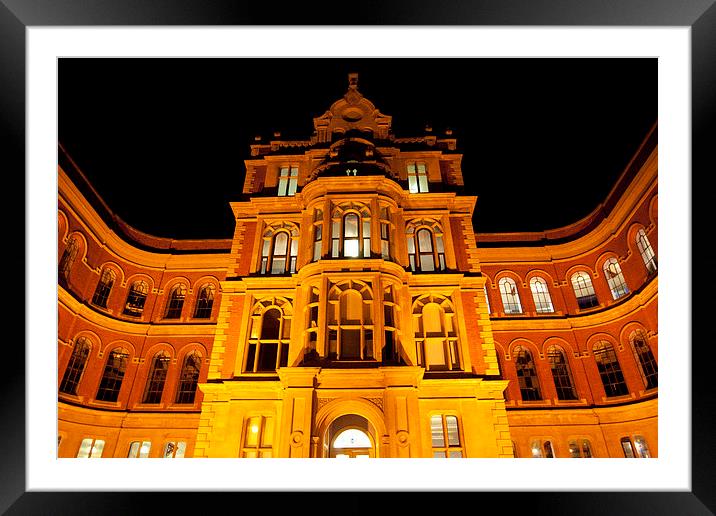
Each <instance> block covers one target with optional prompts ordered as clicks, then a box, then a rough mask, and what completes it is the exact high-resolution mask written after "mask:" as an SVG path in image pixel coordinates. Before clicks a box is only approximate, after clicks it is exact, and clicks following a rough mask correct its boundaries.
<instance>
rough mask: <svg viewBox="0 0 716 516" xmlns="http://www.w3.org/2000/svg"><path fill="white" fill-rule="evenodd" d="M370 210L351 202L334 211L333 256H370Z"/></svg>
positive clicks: (332, 230)
mask: <svg viewBox="0 0 716 516" xmlns="http://www.w3.org/2000/svg"><path fill="white" fill-rule="evenodd" d="M370 254H371V253H370V211H369V210H368V209H367V208H365V207H364V206H361V205H358V204H349V205H346V206H343V207H339V208H337V209H336V210H335V211H334V212H333V219H332V227H331V258H370Z"/></svg>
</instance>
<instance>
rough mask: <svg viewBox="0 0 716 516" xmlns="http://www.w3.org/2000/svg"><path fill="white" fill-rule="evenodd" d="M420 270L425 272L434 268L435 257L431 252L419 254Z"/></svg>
mask: <svg viewBox="0 0 716 516" xmlns="http://www.w3.org/2000/svg"><path fill="white" fill-rule="evenodd" d="M420 270H421V271H425V272H431V271H434V270H435V259H434V258H433V255H432V254H421V255H420Z"/></svg>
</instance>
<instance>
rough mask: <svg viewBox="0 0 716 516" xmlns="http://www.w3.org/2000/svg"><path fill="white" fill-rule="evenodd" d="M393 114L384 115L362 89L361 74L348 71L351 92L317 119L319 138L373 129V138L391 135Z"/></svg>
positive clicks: (315, 123) (323, 139) (325, 139)
mask: <svg viewBox="0 0 716 516" xmlns="http://www.w3.org/2000/svg"><path fill="white" fill-rule="evenodd" d="M391 120H392V117H390V116H387V115H384V114H382V113H381V112H380V111H378V109H376V107H375V105H373V103H372V102H371V101H370V100H368V99H366V98H365V97H364V96H363V95H361V93H360V92H359V91H358V74H356V73H351V74H348V91H347V92H346V94H345V95H344V96H343V98H341V99H339V100H337V101H336V102H334V103H333V105H331V107H330V109H329V110H328V111H326V112H325V113H324V114H323V115H321V116H319V117H317V118H314V119H313V125H314V127H315V129H316V135H317V137H318V141H321V142H325V141H331V135H333V134H334V133H342V134H345V133H348V132H349V131H355V130H357V131H360V132H363V133H367V132H370V133H371V134H372V135H373V138H378V139H384V138H387V137H388V133H389V131H390V124H391Z"/></svg>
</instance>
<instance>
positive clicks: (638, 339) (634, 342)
mask: <svg viewBox="0 0 716 516" xmlns="http://www.w3.org/2000/svg"><path fill="white" fill-rule="evenodd" d="M629 341H630V342H631V346H632V350H634V356H635V357H636V361H637V363H638V364H639V372H640V373H641V377H642V379H643V380H644V385H645V386H646V388H647V389H656V387H658V385H659V383H658V368H657V365H656V360H655V359H654V355H653V353H652V352H651V349H650V348H649V345H648V344H647V337H646V334H645V333H644V332H643V331H641V330H640V331H635V332H633V333H632V334H631V335H630V336H629Z"/></svg>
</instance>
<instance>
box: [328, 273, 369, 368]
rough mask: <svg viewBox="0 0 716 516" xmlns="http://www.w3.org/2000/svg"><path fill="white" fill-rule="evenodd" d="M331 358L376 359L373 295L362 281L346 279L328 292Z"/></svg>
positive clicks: (329, 351)
mask: <svg viewBox="0 0 716 516" xmlns="http://www.w3.org/2000/svg"><path fill="white" fill-rule="evenodd" d="M326 308H327V313H326V319H327V324H328V358H330V359H332V360H373V359H374V358H375V354H374V351H373V295H372V291H371V289H370V286H369V285H367V284H366V283H363V282H361V281H346V282H343V283H339V284H337V285H334V286H333V287H331V289H330V291H329V293H328V306H327V307H326Z"/></svg>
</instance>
